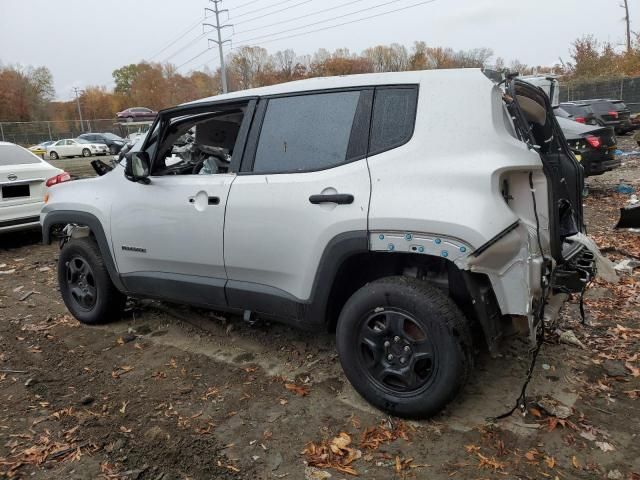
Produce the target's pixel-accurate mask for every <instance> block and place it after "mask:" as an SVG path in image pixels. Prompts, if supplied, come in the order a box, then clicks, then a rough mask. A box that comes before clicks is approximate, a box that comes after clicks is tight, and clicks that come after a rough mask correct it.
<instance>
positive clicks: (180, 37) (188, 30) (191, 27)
mask: <svg viewBox="0 0 640 480" xmlns="http://www.w3.org/2000/svg"><path fill="white" fill-rule="evenodd" d="M206 19H207V17H206V16H205V17H204V19H202V18H201V19H199V20H198V21H197V22H196V23H194V24H193V25H191V26H190V27H189V28H187V29H186V30H185V31H184V32H183V33H182V34H181V35H180V36H179V37H178V38H176V39H175V40H173V41H172V42H170V43H169V44H168V45H167V46H166V47H164V48H163V49H162V50H159V51H158V52H157V53H154V54H153V55H151V56H150V57H149V60H151V59H153V58H155V57H157V56H158V55H160V54H161V53H163V52H166V51H167V50H168V49H169V48H171V47H172V46H173V45H175V44H176V43H178V42H179V41H180V40H182V39H183V38H184V37H186V36H187V35H188V34H189V33H190V32H191V31H192V30H193V29H194V28H196V27H197V26H198V25H200V22H202V20H206Z"/></svg>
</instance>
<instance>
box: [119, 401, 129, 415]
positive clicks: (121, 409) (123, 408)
mask: <svg viewBox="0 0 640 480" xmlns="http://www.w3.org/2000/svg"><path fill="white" fill-rule="evenodd" d="M127 405H129V402H128V401H127V402H122V408H120V413H122V414H123V415H124V412H125V411H126V410H127Z"/></svg>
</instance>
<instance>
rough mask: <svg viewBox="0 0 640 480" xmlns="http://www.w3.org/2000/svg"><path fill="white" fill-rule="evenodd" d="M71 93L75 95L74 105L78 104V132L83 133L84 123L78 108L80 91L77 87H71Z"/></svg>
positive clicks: (80, 110)
mask: <svg viewBox="0 0 640 480" xmlns="http://www.w3.org/2000/svg"><path fill="white" fill-rule="evenodd" d="M73 91H74V92H75V94H76V103H77V104H78V116H79V117H80V131H81V132H84V122H83V121H82V109H81V108H80V95H79V93H82V90H80V89H79V88H78V87H73Z"/></svg>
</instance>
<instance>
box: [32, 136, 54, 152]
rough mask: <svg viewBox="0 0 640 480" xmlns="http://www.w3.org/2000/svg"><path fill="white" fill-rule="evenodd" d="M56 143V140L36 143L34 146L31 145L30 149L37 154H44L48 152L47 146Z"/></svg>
mask: <svg viewBox="0 0 640 480" xmlns="http://www.w3.org/2000/svg"><path fill="white" fill-rule="evenodd" d="M54 143H55V140H48V141H46V142H40V143H39V144H37V145H34V146H33V147H29V151H30V152H32V153H34V154H36V155H44V154H45V153H47V147H48V146H49V145H53V144H54Z"/></svg>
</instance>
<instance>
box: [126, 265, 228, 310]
mask: <svg viewBox="0 0 640 480" xmlns="http://www.w3.org/2000/svg"><path fill="white" fill-rule="evenodd" d="M122 281H123V283H124V285H125V287H126V290H127V293H129V294H130V295H134V296H136V295H139V296H142V297H147V298H157V299H160V300H168V301H173V302H178V303H186V304H189V305H197V306H202V307H211V308H216V307H217V308H225V307H226V306H227V301H226V298H225V284H226V280H225V279H224V278H211V277H199V276H194V275H181V274H177V273H166V272H137V273H127V274H124V275H122Z"/></svg>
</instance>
